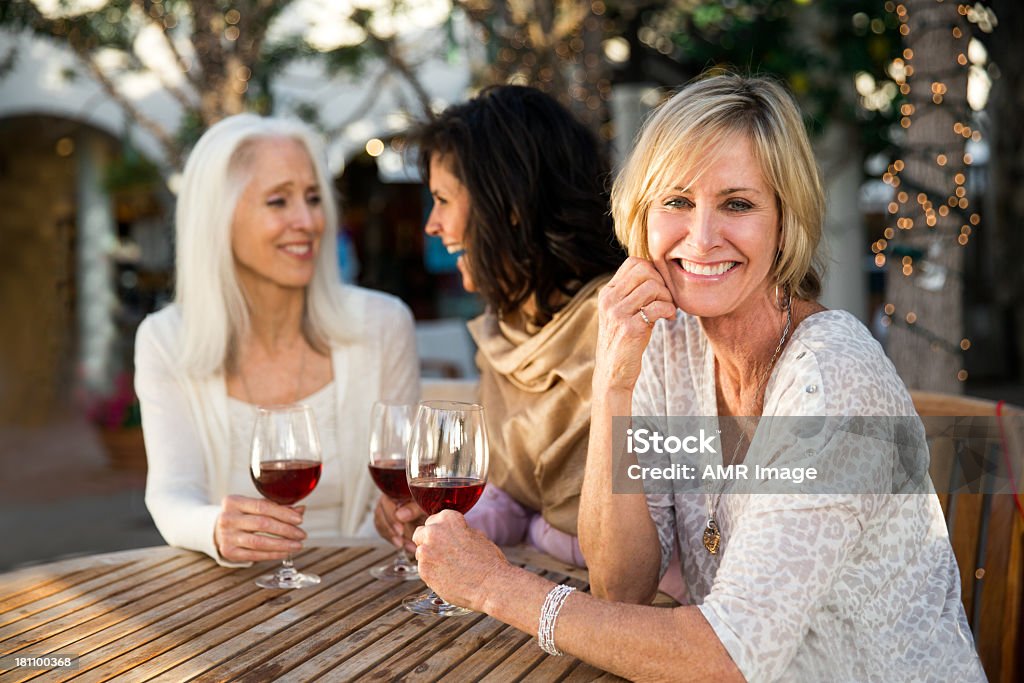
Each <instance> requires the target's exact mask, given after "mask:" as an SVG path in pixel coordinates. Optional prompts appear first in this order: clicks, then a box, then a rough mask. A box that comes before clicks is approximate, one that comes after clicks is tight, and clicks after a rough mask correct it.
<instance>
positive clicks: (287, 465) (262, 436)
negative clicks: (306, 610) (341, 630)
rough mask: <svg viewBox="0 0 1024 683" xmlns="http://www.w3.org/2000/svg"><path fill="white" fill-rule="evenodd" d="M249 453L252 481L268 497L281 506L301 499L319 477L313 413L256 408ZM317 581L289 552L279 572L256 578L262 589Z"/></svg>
mask: <svg viewBox="0 0 1024 683" xmlns="http://www.w3.org/2000/svg"><path fill="white" fill-rule="evenodd" d="M249 453H250V460H249V468H250V473H251V474H252V481H253V484H255V485H256V489H257V490H258V491H259V492H260V493H261V494H263V496H264V497H265V498H269V499H270V500H272V501H274V502H275V503H278V504H280V505H294V504H295V503H297V502H299V501H300V500H302V499H303V498H305V497H306V496H308V495H309V494H310V493H312V491H313V489H314V488H316V484H317V482H318V481H320V470H321V467H322V463H321V458H320V437H319V436H318V435H317V431H316V422H315V420H314V419H313V411H312V410H310V408H309V406H305V405H300V404H295V405H284V406H267V407H260V408H258V409H257V415H256V428H255V429H254V430H253V434H252V448H251V449H250V451H249ZM318 583H320V577H319V576H317V575H316V574H301V573H299V572H298V571H296V570H295V567H294V566H293V565H292V558H291V555H289V556H288V557H287V558H285V559H284V560H283V561H282V563H281V566H280V567H279V568H278V569H277V571H276V572H274V573H273V574H265V575H263V576H261V577H259V578H258V579H256V585H258V586H260V587H261V588H307V587H309V586H315V585H316V584H318Z"/></svg>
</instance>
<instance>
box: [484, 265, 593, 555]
mask: <svg viewBox="0 0 1024 683" xmlns="http://www.w3.org/2000/svg"><path fill="white" fill-rule="evenodd" d="M609 279H610V276H607V275H605V276H601V277H599V278H596V279H594V280H591V281H590V282H589V283H587V284H586V285H585V286H584V287H583V288H582V289H580V291H579V292H577V293H576V295H575V296H574V297H573V298H572V300H571V301H570V302H569V303H568V304H566V306H565V307H564V308H563V309H562V310H561V311H559V312H558V313H557V314H556V315H555V317H554V318H552V319H551V321H550V322H548V323H547V324H546V325H544V326H543V327H542V328H539V329H537V328H536V327H535V326H532V325H530V324H528V323H526V322H525V320H524V319H523V317H522V316H521V315H512V316H506V318H505V319H503V320H498V318H497V317H496V316H494V315H493V314H490V313H487V314H484V315H482V316H480V317H478V318H476V319H474V320H472V321H470V323H469V332H470V334H471V335H472V336H473V339H474V340H475V341H476V344H477V346H478V347H479V351H478V353H477V365H479V367H480V400H481V402H482V403H483V405H484V407H485V408H486V410H487V427H488V430H487V436H488V439H489V441H490V448H491V464H490V474H489V476H488V480H489V481H491V482H492V483H494V484H495V485H496V486H498V487H499V488H501V489H502V490H504V491H505V492H507V493H508V494H509V495H511V496H512V497H513V498H515V499H516V500H517V501H518V502H519V503H521V504H522V505H525V506H526V507H529V508H532V509H534V510H538V511H539V512H541V514H543V515H544V519H546V520H547V522H548V523H549V524H551V525H552V526H553V527H555V528H557V529H559V530H561V531H564V532H566V533H568V534H572V535H574V536H575V535H576V517H577V514H578V512H579V502H580V501H579V499H580V488H581V487H582V485H583V469H584V465H585V462H586V457H587V440H588V438H589V435H590V397H591V389H590V382H591V376H592V375H593V372H594V354H595V348H596V345H597V294H598V291H599V290H600V288H601V287H602V286H603V285H604V284H605V283H607V282H608V280H609Z"/></svg>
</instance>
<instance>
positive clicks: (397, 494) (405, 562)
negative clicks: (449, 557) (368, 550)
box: [369, 401, 420, 581]
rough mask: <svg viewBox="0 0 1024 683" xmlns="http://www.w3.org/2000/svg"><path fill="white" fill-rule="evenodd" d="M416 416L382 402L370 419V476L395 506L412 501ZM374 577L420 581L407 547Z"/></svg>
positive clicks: (403, 406) (377, 569)
mask: <svg viewBox="0 0 1024 683" xmlns="http://www.w3.org/2000/svg"><path fill="white" fill-rule="evenodd" d="M415 412H416V406H414V405H411V404H408V403H387V402H383V401H378V402H376V403H374V404H373V412H372V414H371V418H370V464H369V466H370V476H371V477H372V478H373V482H374V483H375V484H376V485H377V488H379V489H380V490H381V492H382V493H383V494H384V495H385V496H386V497H388V498H390V499H391V500H392V501H394V503H395V505H403V504H405V503H408V502H409V501H410V500H412V494H411V493H410V492H409V482H408V479H407V478H406V476H405V457H406V451H407V450H408V448H409V437H410V434H411V432H412V421H413V418H414V417H415ZM370 575H371V576H373V577H374V578H376V579H382V580H390V581H412V580H415V579H418V578H419V577H420V574H419V571H418V570H417V568H416V563H415V562H413V561H412V560H410V558H409V554H408V553H407V552H406V551H405V548H404V547H402V548H399V550H398V555H397V557H395V560H394V561H393V562H391V563H389V564H385V565H381V566H379V567H374V568H373V569H371V570H370Z"/></svg>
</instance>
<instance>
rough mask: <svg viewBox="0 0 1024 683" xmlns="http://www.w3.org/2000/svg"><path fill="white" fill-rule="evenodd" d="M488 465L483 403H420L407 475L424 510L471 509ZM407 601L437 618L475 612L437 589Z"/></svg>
mask: <svg viewBox="0 0 1024 683" xmlns="http://www.w3.org/2000/svg"><path fill="white" fill-rule="evenodd" d="M487 465H488V449H487V429H486V427H485V425H484V409H483V406H481V405H478V404H475V403H456V402H454V401H424V402H422V403H420V405H419V409H418V410H417V411H416V420H415V422H414V423H413V430H412V438H411V440H410V441H409V450H408V454H407V457H406V470H407V472H406V473H407V475H408V477H409V490H410V491H411V492H412V496H413V498H414V499H415V500H416V502H417V503H419V506H420V507H421V508H423V511H424V512H426V513H427V514H429V515H434V514H437V513H438V512H441V511H442V510H455V511H457V512H459V513H462V514H465V513H466V512H468V511H469V510H470V509H471V508H472V507H473V506H474V505H475V504H476V502H477V501H478V500H479V499H480V494H482V493H483V491H484V482H486V481H487ZM402 605H403V606H404V607H405V608H406V609H407V610H409V611H410V612H414V613H416V614H426V615H431V616H438V617H456V616H465V615H468V614H472V613H473V612H472V611H471V610H468V609H466V608H464V607H459V606H458V605H453V604H451V603H449V602H446V601H445V600H444V599H443V598H441V597H440V596H439V595H438V594H437V593H435V592H434V591H430V592H429V593H425V594H423V595H417V596H413V597H409V598H406V599H405V600H403V601H402Z"/></svg>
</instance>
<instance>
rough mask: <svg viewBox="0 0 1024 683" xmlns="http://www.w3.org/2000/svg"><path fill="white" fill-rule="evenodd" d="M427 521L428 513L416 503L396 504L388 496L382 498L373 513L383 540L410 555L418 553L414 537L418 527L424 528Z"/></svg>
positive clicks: (375, 524)
mask: <svg viewBox="0 0 1024 683" xmlns="http://www.w3.org/2000/svg"><path fill="white" fill-rule="evenodd" d="M426 519H427V513H425V512H424V511H423V508H421V507H420V506H419V505H417V504H416V501H408V502H405V503H396V502H395V501H393V500H391V499H390V498H389V497H387V496H381V497H380V500H378V501H377V509H376V510H374V512H373V524H374V526H375V527H376V528H377V533H378V534H380V536H381V538H384V539H386V540H388V541H391V543H393V544H394V545H395V547H396V548H404V549H405V551H406V552H409V553H414V552H416V544H415V543H413V540H412V535H413V532H414V531H416V527H418V526H422V525H423V522H425V521H426Z"/></svg>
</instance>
